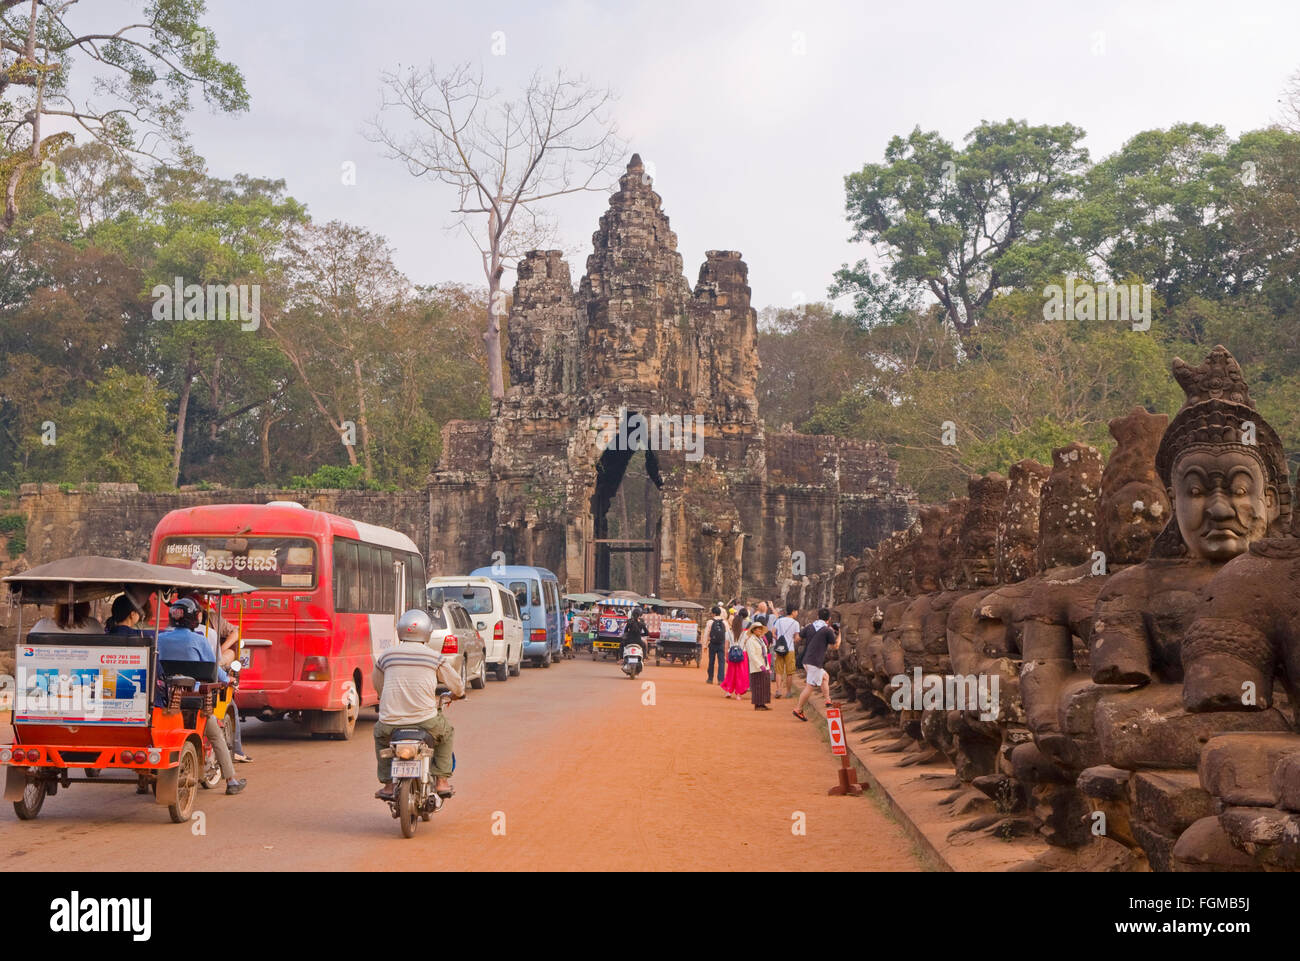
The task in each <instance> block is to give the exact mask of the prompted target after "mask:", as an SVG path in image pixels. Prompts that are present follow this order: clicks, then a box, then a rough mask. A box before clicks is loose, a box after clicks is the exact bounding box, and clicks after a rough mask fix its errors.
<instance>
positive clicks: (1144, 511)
mask: <svg viewBox="0 0 1300 961" xmlns="http://www.w3.org/2000/svg"><path fill="white" fill-rule="evenodd" d="M1101 509H1102V523H1103V524H1104V525H1105V531H1106V562H1107V563H1108V564H1140V563H1142V562H1143V561H1144V560H1146V559H1147V555H1148V554H1149V553H1150V552H1151V544H1152V543H1153V542H1154V541H1155V539H1156V537H1157V536H1158V535H1159V534H1160V531H1161V530H1163V529H1164V526H1165V524H1167V523H1168V522H1169V501H1168V499H1167V498H1166V496H1165V492H1164V489H1163V488H1161V487H1159V486H1157V485H1156V484H1153V483H1147V482H1144V481H1130V482H1129V483H1127V484H1125V485H1124V486H1123V487H1121V488H1120V489H1119V490H1117V491H1115V492H1114V493H1112V494H1110V495H1108V496H1107V497H1105V498H1103V499H1102V504H1101Z"/></svg>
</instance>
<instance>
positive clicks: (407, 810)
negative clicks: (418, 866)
mask: <svg viewBox="0 0 1300 961" xmlns="http://www.w3.org/2000/svg"><path fill="white" fill-rule="evenodd" d="M451 699H452V698H451V695H450V694H442V695H440V696H439V698H438V711H439V713H441V712H442V710H443V708H445V707H446V706H447V703H448V702H449V701H450V700H451ZM379 756H380V757H387V758H392V759H393V769H392V775H391V777H392V781H393V786H394V790H393V798H392V800H391V801H386V802H385V803H386V804H387V805H388V807H389V809H390V810H391V811H392V812H393V817H395V818H397V821H398V824H399V825H400V826H401V829H402V837H404V838H412V837H415V829H416V828H417V827H418V826H419V823H420V821H427V820H429V818H431V817H432V816H433V815H434V814H437V813H438V812H439V811H441V810H442V806H443V804H444V803H445V801H444V800H443V798H442V797H441V796H440V795H439V794H438V792H437V791H436V790H434V784H435V783H436V782H437V777H436V776H434V775H433V774H431V773H430V771H429V766H430V764H431V763H432V761H433V735H432V734H430V733H429V732H428V731H426V730H424V729H423V728H418V727H400V728H398V729H397V730H395V731H393V733H392V734H390V735H389V736H388V747H386V748H383V749H382V750H381V751H380V752H379ZM451 764H452V770H455V769H456V758H455V756H454V755H453V756H452V759H451Z"/></svg>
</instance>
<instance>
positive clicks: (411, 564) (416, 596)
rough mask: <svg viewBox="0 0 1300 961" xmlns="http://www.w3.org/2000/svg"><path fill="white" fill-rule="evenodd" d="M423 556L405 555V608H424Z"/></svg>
mask: <svg viewBox="0 0 1300 961" xmlns="http://www.w3.org/2000/svg"><path fill="white" fill-rule="evenodd" d="M425 580H426V578H425V576H424V558H422V557H420V555H419V554H408V555H406V609H407V610H408V611H409V610H413V609H414V610H424V582H425Z"/></svg>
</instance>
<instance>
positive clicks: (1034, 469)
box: [997, 460, 1051, 584]
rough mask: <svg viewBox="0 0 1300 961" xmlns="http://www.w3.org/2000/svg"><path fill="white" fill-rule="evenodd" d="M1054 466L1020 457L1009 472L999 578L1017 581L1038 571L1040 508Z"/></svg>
mask: <svg viewBox="0 0 1300 961" xmlns="http://www.w3.org/2000/svg"><path fill="white" fill-rule="evenodd" d="M1050 473H1051V469H1050V468H1048V467H1046V466H1045V465H1043V464H1040V463H1038V461H1036V460H1021V461H1016V463H1014V464H1012V465H1011V469H1010V470H1009V471H1008V472H1007V480H1008V482H1009V484H1010V489H1009V490H1008V492H1007V500H1006V506H1005V507H1004V508H1003V511H1002V519H1001V520H999V521H998V548H997V550H998V570H997V577H998V582H999V583H1001V584H1014V583H1016V582H1017V581H1023V580H1024V579H1025V578H1027V577H1032V576H1033V575H1034V574H1036V573H1037V572H1038V562H1037V560H1036V559H1035V555H1036V554H1037V552H1038V512H1039V508H1040V503H1041V500H1042V494H1043V483H1044V482H1045V481H1046V480H1047V477H1048V475H1049V474H1050Z"/></svg>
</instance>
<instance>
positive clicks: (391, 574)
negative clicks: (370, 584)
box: [376, 548, 397, 614]
mask: <svg viewBox="0 0 1300 961" xmlns="http://www.w3.org/2000/svg"><path fill="white" fill-rule="evenodd" d="M379 584H380V588H381V590H380V592H379V607H378V608H377V609H376V613H379V614H386V613H388V612H389V611H391V610H392V609H393V605H395V604H396V603H397V570H396V569H395V568H394V567H393V552H392V551H391V550H389V549H388V548H383V549H382V550H380V552H379Z"/></svg>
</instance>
